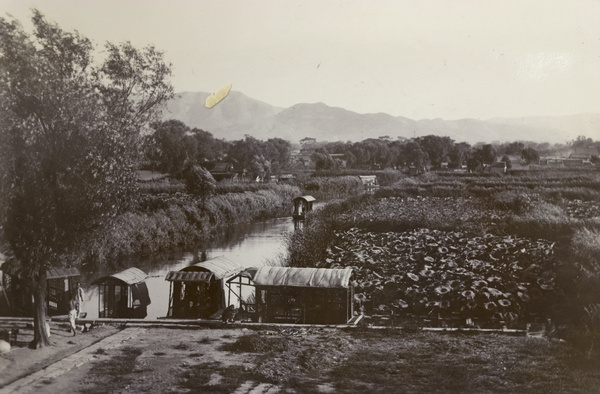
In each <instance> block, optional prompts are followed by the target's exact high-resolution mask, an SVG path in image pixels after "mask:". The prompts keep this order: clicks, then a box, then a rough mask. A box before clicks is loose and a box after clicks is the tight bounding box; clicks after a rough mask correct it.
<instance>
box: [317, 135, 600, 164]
mask: <svg viewBox="0 0 600 394" xmlns="http://www.w3.org/2000/svg"><path fill="white" fill-rule="evenodd" d="M577 147H586V148H588V149H591V150H592V151H594V150H595V151H594V152H595V153H596V154H595V155H592V159H593V160H594V157H595V160H597V158H598V154H599V153H600V142H594V141H593V140H592V139H590V138H586V137H583V136H582V137H578V139H577V140H575V141H572V142H570V143H569V144H567V145H559V144H557V145H550V144H549V143H533V142H529V143H524V142H510V143H495V144H475V145H474V146H471V145H470V144H468V143H466V142H458V143H457V142H454V140H452V139H451V138H450V137H441V136H436V135H427V136H424V137H418V138H412V139H408V140H397V141H390V140H389V138H379V139H367V140H364V141H361V142H331V143H326V144H323V145H320V146H319V148H318V149H316V150H315V151H314V153H313V160H314V161H315V163H316V166H317V170H334V169H336V168H340V167H341V166H345V167H346V168H352V169H372V168H380V169H383V168H400V167H405V166H414V167H418V168H422V167H429V168H431V169H434V170H437V169H440V168H442V167H446V166H447V168H449V169H453V168H460V167H464V166H466V167H467V169H468V170H476V169H477V168H480V167H481V166H484V165H489V164H492V163H494V162H496V161H498V157H501V159H500V161H505V162H507V164H508V166H509V167H510V166H511V163H510V158H509V156H513V157H514V156H517V157H518V158H519V160H520V161H522V162H523V163H525V164H531V163H537V162H538V161H539V158H540V156H550V155H556V154H558V153H563V152H565V151H567V150H572V149H573V148H577ZM332 155H333V156H332ZM336 155H337V156H336ZM341 155H343V159H342V158H341V157H342V156H341ZM338 157H340V158H338Z"/></svg>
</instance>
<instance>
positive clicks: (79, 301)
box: [77, 282, 83, 318]
mask: <svg viewBox="0 0 600 394" xmlns="http://www.w3.org/2000/svg"><path fill="white" fill-rule="evenodd" d="M81 305H83V289H82V288H81V283H79V282H77V318H79V316H80V314H81Z"/></svg>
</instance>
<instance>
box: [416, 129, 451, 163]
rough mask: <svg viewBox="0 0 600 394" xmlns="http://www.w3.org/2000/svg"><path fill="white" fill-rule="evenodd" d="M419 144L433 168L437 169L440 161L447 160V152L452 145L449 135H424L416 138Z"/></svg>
mask: <svg viewBox="0 0 600 394" xmlns="http://www.w3.org/2000/svg"><path fill="white" fill-rule="evenodd" d="M418 141H419V145H421V147H422V148H423V150H424V151H425V152H427V156H428V157H429V162H430V163H431V166H432V167H433V168H434V169H439V168H440V167H441V164H442V162H445V161H448V154H449V153H450V150H451V149H452V147H453V145H454V141H453V140H452V139H451V138H450V137H439V136H437V135H426V136H425V137H420V138H418Z"/></svg>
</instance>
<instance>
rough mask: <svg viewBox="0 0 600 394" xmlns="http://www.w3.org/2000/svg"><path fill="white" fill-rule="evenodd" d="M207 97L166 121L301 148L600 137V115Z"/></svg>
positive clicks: (183, 104) (192, 98) (194, 99)
mask: <svg viewBox="0 0 600 394" xmlns="http://www.w3.org/2000/svg"><path fill="white" fill-rule="evenodd" d="M209 95H210V93H206V92H189V91H187V92H180V93H177V94H176V97H175V98H174V99H172V100H170V101H169V103H168V104H167V111H165V113H164V114H163V119H165V120H166V119H177V120H180V121H182V122H184V123H185V124H186V125H188V126H189V127H192V128H199V129H202V130H205V131H208V132H210V133H212V134H213V136H215V138H220V139H225V140H239V139H243V138H244V137H245V136H246V135H250V136H252V137H255V138H257V139H262V140H266V139H269V138H275V137H278V138H283V139H285V140H289V141H291V142H292V143H296V142H298V141H299V140H301V139H303V138H305V137H311V138H317V140H318V141H329V142H334V141H343V142H346V141H352V142H357V141H362V140H365V139H368V138H379V137H384V136H388V137H390V138H392V139H396V138H398V137H403V138H412V137H414V136H416V137H419V136H424V135H429V134H435V135H439V136H448V137H450V138H452V139H453V140H454V141H456V142H467V143H470V144H475V143H478V142H485V143H491V142H513V141H532V142H539V143H541V142H548V143H552V144H554V143H567V142H568V141H572V140H574V139H576V138H577V137H578V136H580V135H585V136H586V137H591V138H593V139H596V138H599V137H600V113H581V114H573V115H564V116H528V117H519V118H506V117H494V118H491V119H487V120H479V119H473V118H463V119H456V120H444V119H441V118H435V119H420V120H413V119H410V118H406V117H403V116H393V115H389V114H387V113H383V112H378V113H367V114H360V113H357V112H353V111H349V110H346V109H344V108H341V107H331V106H329V105H327V104H325V103H322V102H319V103H298V104H294V105H292V106H290V107H288V108H282V107H277V106H274V105H271V104H268V103H265V102H263V101H260V100H256V99H254V98H251V97H249V96H247V95H245V94H244V93H242V92H238V91H231V92H230V93H229V95H228V96H227V97H226V98H225V99H224V100H223V101H221V102H220V103H219V104H217V105H216V106H215V107H213V108H211V109H208V108H205V106H204V101H205V100H206V98H207V97H208V96H209Z"/></svg>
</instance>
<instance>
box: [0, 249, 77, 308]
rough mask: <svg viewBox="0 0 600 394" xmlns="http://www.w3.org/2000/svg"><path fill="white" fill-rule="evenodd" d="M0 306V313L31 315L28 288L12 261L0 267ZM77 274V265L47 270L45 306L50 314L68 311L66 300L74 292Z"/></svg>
mask: <svg viewBox="0 0 600 394" xmlns="http://www.w3.org/2000/svg"><path fill="white" fill-rule="evenodd" d="M0 270H1V271H0V293H1V294H0V298H1V301H0V305H2V314H3V315H9V316H31V314H32V312H33V301H32V294H31V291H30V290H29V289H28V288H27V283H26V282H25V279H24V278H23V273H22V271H21V269H20V267H19V265H18V264H17V262H16V261H15V260H11V261H8V262H5V263H4V264H2V265H1V266H0ZM79 278H80V273H79V270H77V268H73V267H58V268H49V269H48V270H46V302H47V304H46V307H47V309H46V310H47V313H48V315H49V316H56V315H64V314H67V313H69V300H70V299H71V296H72V295H75V294H76V292H77V282H79Z"/></svg>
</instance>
